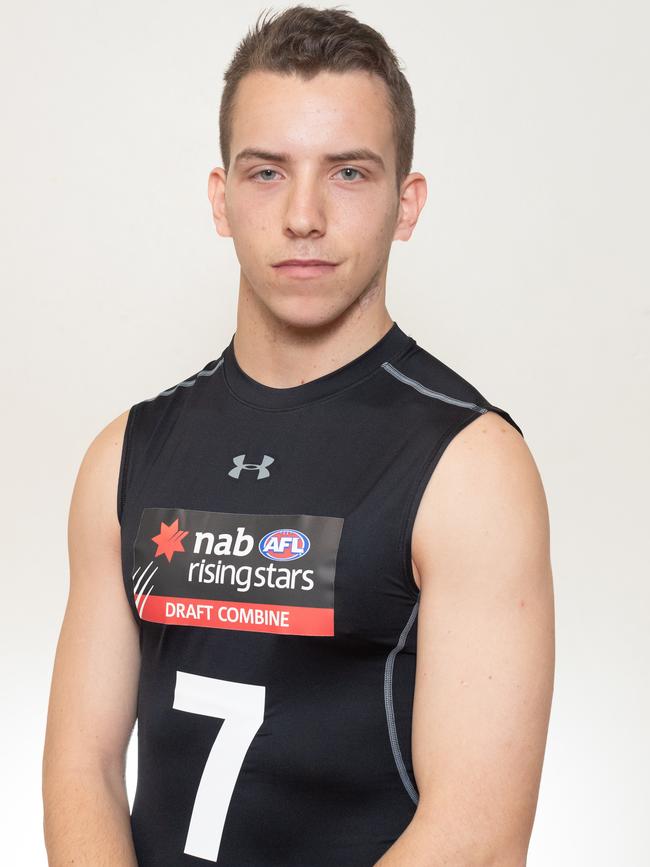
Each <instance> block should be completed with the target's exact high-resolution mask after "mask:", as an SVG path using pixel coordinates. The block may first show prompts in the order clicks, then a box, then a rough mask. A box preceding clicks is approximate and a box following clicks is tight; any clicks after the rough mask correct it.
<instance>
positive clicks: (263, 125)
mask: <svg viewBox="0 0 650 867" xmlns="http://www.w3.org/2000/svg"><path fill="white" fill-rule="evenodd" d="M224 78H225V82H226V84H225V88H224V91H223V95H222V101H221V110H220V117H219V123H220V144H221V153H222V158H223V163H224V168H223V169H222V168H217V169H214V170H213V171H212V172H211V174H210V180H209V187H208V194H209V197H210V200H211V202H212V207H213V214H214V220H215V225H216V227H217V231H218V232H219V234H221V235H224V236H229V237H232V238H233V241H234V244H235V248H236V252H237V256H238V259H239V262H240V265H241V269H242V277H241V285H240V290H244V292H245V293H246V294H247V296H249V300H250V299H252V300H253V302H254V303H255V304H256V305H258V306H259V305H261V307H263V308H265V313H270V314H271V315H273V316H275V317H277V318H278V319H280V320H282V321H284V322H286V323H287V324H293V325H296V326H301V325H303V326H308V325H312V326H317V325H319V324H320V325H324V324H326V323H328V322H330V321H333V320H334V319H336V318H337V317H338V316H340V315H341V314H342V313H344V312H345V311H346V310H347V309H348V308H350V307H351V305H353V304H357V305H359V304H363V303H364V302H366V303H370V302H371V301H372V300H378V299H380V300H381V303H382V305H383V289H384V285H385V275H386V270H387V266H388V256H389V253H390V247H391V243H392V241H393V240H396V239H400V240H407V239H408V238H409V237H410V234H411V232H412V230H413V227H414V225H415V223H416V221H417V217H418V214H419V211H420V210H421V208H422V206H423V205H424V201H425V199H426V182H425V180H424V178H423V176H422V175H420V174H419V173H413V174H409V172H410V168H411V163H412V157H413V135H414V129H415V110H414V107H413V98H412V95H411V89H410V87H409V84H408V82H407V81H406V78H405V77H404V75H403V73H402V72H401V70H400V68H399V64H398V62H397V58H396V56H395V54H394V53H393V51H392V50H391V49H390V47H389V46H388V45H387V44H386V41H385V40H384V38H383V37H382V36H381V34H379V33H378V32H377V31H375V30H373V29H372V28H371V27H368V26H367V25H365V24H361V23H360V22H358V21H357V20H356V19H355V18H353V17H352V16H351V15H350V14H349V13H348V12H346V11H344V10H338V9H322V10H321V9H314V8H312V7H307V6H294V7H292V8H290V9H287V10H285V11H283V12H282V13H280V14H276V15H275V16H274V17H272V18H270V19H268V20H264V17H263V16H261V17H260V18H258V21H257V23H256V25H255V28H253V29H252V30H251V31H249V33H248V35H247V36H246V37H245V38H244V39H243V40H242V42H241V43H240V45H239V46H238V48H237V50H236V52H235V55H234V58H233V60H232V62H231V64H230V66H229V68H228V70H227V71H226V73H225V76H224ZM286 259H321V260H326V261H328V262H332V263H335V267H331V268H328V269H325V270H324V271H322V272H320V273H318V274H316V273H314V275H313V276H309V277H307V278H305V277H304V276H301V274H300V273H298V272H296V271H295V270H294V271H291V270H289V269H288V268H283V267H279V266H278V263H279V262H281V261H283V260H286Z"/></svg>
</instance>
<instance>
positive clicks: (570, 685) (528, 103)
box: [0, 0, 650, 867]
mask: <svg viewBox="0 0 650 867" xmlns="http://www.w3.org/2000/svg"><path fill="white" fill-rule="evenodd" d="M285 5H288V4H285ZM318 5H320V6H324V5H326V4H318ZM2 7H3V8H2V19H3V27H2V35H1V36H0V65H1V72H2V77H1V81H2V84H1V85H0V87H1V104H0V108H1V114H0V117H1V118H2V135H1V136H0V172H1V178H0V180H1V185H2V186H1V189H2V204H1V206H0V220H1V224H0V229H1V232H2V242H3V243H2V246H3V253H2V256H1V257H0V284H1V287H2V311H3V316H2V325H3V338H2V341H1V346H2V366H3V371H4V376H3V401H2V402H3V409H4V419H5V421H4V424H3V425H2V436H3V439H4V442H3V444H2V449H1V452H0V453H1V454H2V457H3V464H4V466H3V470H2V473H3V475H2V478H3V497H2V510H3V515H2V516H1V520H2V526H3V528H4V544H3V546H2V557H3V575H2V586H3V595H2V602H3V604H2V612H3V615H4V616H3V623H2V629H1V630H0V636H1V637H0V641H1V643H2V648H1V649H2V671H1V672H0V674H1V676H2V693H3V711H2V715H1V717H0V718H1V725H2V737H1V740H0V745H1V746H0V749H1V750H2V754H1V755H0V760H1V762H2V771H1V773H0V779H1V780H2V782H1V783H0V786H1V791H0V795H1V797H2V803H1V804H0V816H1V817H2V822H3V823H6V827H5V829H4V830H3V833H2V840H3V843H2V851H3V856H4V857H3V860H5V863H7V864H9V863H11V864H15V865H18V864H21V865H23V864H24V865H45V864H46V855H45V848H44V845H43V842H42V802H41V789H40V785H41V780H40V774H41V758H42V745H43V736H44V728H45V719H46V710H47V699H48V690H49V681H50V676H51V668H52V662H53V656H54V650H55V645H56V640H57V636H58V631H59V628H60V624H61V619H62V616H63V611H64V607H65V601H66V594H67V586H68V563H67V540H66V525H67V513H68V507H69V501H70V496H71V493H72V487H73V483H74V479H75V476H76V473H77V469H78V466H79V463H80V461H81V458H82V456H83V453H84V451H85V449H86V448H87V446H88V445H89V443H90V441H91V440H92V439H93V437H94V436H95V435H96V434H97V433H98V432H99V430H100V429H101V428H102V427H103V426H104V425H105V424H107V422H108V421H109V420H111V419H112V418H114V417H115V416H116V415H118V414H119V413H120V412H122V411H123V410H124V409H126V408H128V407H129V406H130V405H131V404H132V403H133V402H135V401H138V400H141V399H143V398H144V397H148V396H151V395H154V394H157V393H158V392H159V391H161V390H162V389H163V388H166V387H168V386H169V385H173V384H175V383H177V382H178V381H179V380H181V379H183V378H185V377H186V376H187V375H189V374H190V373H193V372H195V371H196V370H198V369H200V368H201V367H202V366H203V365H204V364H205V363H206V362H207V361H208V360H211V359H214V358H217V357H218V353H219V352H220V351H221V349H222V348H223V347H224V346H225V344H226V343H227V342H228V341H229V339H230V337H231V335H232V333H233V331H234V328H235V304H236V289H237V283H238V263H237V261H236V258H235V255H234V249H233V246H232V241H231V240H230V239H223V238H219V237H218V236H217V235H216V232H215V230H214V227H213V224H212V220H211V215H210V209H209V204H208V200H207V195H206V185H207V176H208V173H209V171H210V169H211V168H212V167H213V166H215V165H220V164H221V157H220V154H219V152H218V138H217V130H218V126H217V119H218V106H219V98H220V94H221V84H222V74H223V71H224V69H225V67H226V66H227V64H228V62H229V60H230V57H231V54H232V52H233V51H234V48H235V45H236V43H237V42H238V41H239V39H241V38H242V36H243V35H244V33H245V31H246V29H247V28H248V27H249V26H250V25H252V23H253V22H254V19H255V17H256V15H257V14H258V12H259V11H261V9H262V4H260V5H258V4H257V3H252V2H246V0H240V2H238V3H237V4H235V6H234V7H233V8H232V10H231V11H228V12H227V17H226V18H224V17H223V14H224V8H225V7H224V5H223V4H217V3H214V2H210V3H208V2H205V0H194V2H192V3H181V2H165V3H161V2H159V0H158V2H152V0H128V2H126V0H114V2H112V3H104V4H100V3H87V2H82V0H59V2H57V3H45V2H41V3H38V2H35V0H24V2H22V3H20V4H18V3H8V2H3V3H2ZM273 8H274V9H275V8H284V6H277V7H276V6H274V7H273ZM346 8H349V9H351V11H352V12H353V13H354V14H355V15H356V16H357V17H359V18H360V19H361V20H363V21H366V22H367V23H369V24H371V25H372V26H374V27H376V28H377V29H379V30H380V31H382V32H383V33H384V34H385V35H386V37H387V39H388V41H389V42H390V43H391V45H392V46H393V47H394V49H395V50H396V52H397V54H398V55H399V57H400V59H401V60H402V62H403V63H404V66H405V72H406V75H407V77H408V78H409V81H410V82H411V86H412V88H413V93H414V97H415V102H416V109H417V132H416V147H415V160H414V166H413V168H414V170H418V171H422V172H423V173H424V174H425V175H426V177H427V180H428V184H429V198H428V201H427V203H426V206H425V209H424V211H423V213H422V215H421V217H420V222H419V224H418V226H417V227H416V230H415V234H414V236H413V237H412V239H411V240H410V241H409V242H408V243H407V244H404V243H402V242H395V243H394V245H393V253H392V258H391V265H390V268H389V274H388V292H387V301H388V309H389V311H390V313H391V314H392V317H393V319H395V320H396V321H397V322H398V323H399V325H400V327H401V328H402V329H403V330H405V331H406V332H407V333H409V334H411V335H413V336H414V337H415V338H416V339H417V340H418V342H419V343H420V344H421V345H422V346H424V347H425V348H426V349H428V350H429V351H430V352H432V353H433V354H435V355H436V356H437V357H439V358H441V359H442V360H443V361H445V362H446V363H447V364H449V365H451V366H452V367H454V368H455V369H456V370H457V371H458V372H459V373H461V374H462V375H463V376H465V377H466V378H468V379H469V380H470V381H472V382H473V383H474V384H475V385H476V386H477V387H478V388H479V389H480V390H481V391H483V393H484V394H485V395H486V397H488V399H489V400H491V401H492V402H493V403H496V404H497V405H499V406H502V407H504V408H505V409H507V410H508V411H509V412H510V413H511V415H512V416H513V418H514V419H515V420H516V421H517V422H518V423H519V424H520V425H521V427H522V428H523V430H524V434H525V436H526V439H527V441H528V444H529V446H530V448H531V450H532V452H533V454H534V456H535V458H536V460H537V463H538V466H539V468H540V471H541V473H542V478H543V480H544V484H545V488H546V493H547V497H548V501H549V507H550V514H551V532H552V540H551V541H552V552H553V566H554V583H555V592H556V616H557V662H556V685H555V694H554V700H553V709H552V713H551V722H550V729H549V738H548V747H547V753H546V760H545V764H544V770H543V776H542V785H541V790H540V798H539V804H538V809H537V815H536V820H535V827H534V831H533V836H532V839H531V845H530V852H529V861H528V864H529V867H548V865H553V867H577V865H588V867H612V865H616V867H619V865H620V867H644V865H647V864H648V860H647V859H648V854H647V852H648V849H647V834H646V831H645V830H644V829H645V827H646V822H647V817H648V808H649V806H650V799H649V798H648V789H649V783H648V780H649V779H650V761H649V759H650V756H649V753H650V749H649V746H648V744H649V738H648V727H649V724H650V719H649V716H650V715H649V713H648V711H649V705H650V701H649V693H648V683H649V678H648V674H649V668H650V665H649V663H650V653H649V650H650V646H649V645H650V641H649V634H650V630H649V626H650V623H649V619H650V618H649V614H648V610H649V603H650V593H649V591H648V582H649V578H650V570H648V565H647V562H648V554H647V539H648V523H649V522H648V518H649V513H648V495H647V492H648V488H649V486H650V471H649V463H648V445H647V443H648V424H649V422H650V414H649V411H648V404H649V400H648V398H649V396H650V395H649V384H650V383H649V380H650V363H649V343H650V341H649V337H650V334H649V332H650V291H649V289H650V266H649V264H648V238H649V230H650V217H649V206H648V202H649V201H650V173H649V170H648V153H650V119H649V112H650V96H649V86H648V82H649V81H650V63H649V60H648V50H647V34H648V29H649V26H650V15H649V13H648V6H647V4H645V3H643V2H638V3H634V2H626V0H618V2H616V3H614V2H613V0H612V2H605V0H591V2H586V0H583V2H574V0H562V2H559V0H543V2H542V0H538V2H527V0H524V2H522V0H517V2H515V0H512V2H504V0H493V2H491V3H486V2H479V0H472V2H463V0H457V2H454V3H439V2H436V3H433V4H427V6H426V7H425V6H424V4H418V3H415V2H413V0H405V2H402V3H399V4H394V3H381V2H375V3H372V4H371V3H369V2H356V3H351V4H349V5H348V4H346ZM134 747H135V739H132V742H131V748H130V752H129V771H128V783H129V790H130V797H131V798H132V796H133V788H134V779H135V777H134V775H135V764H134V757H135V753H134V750H133V748H134Z"/></svg>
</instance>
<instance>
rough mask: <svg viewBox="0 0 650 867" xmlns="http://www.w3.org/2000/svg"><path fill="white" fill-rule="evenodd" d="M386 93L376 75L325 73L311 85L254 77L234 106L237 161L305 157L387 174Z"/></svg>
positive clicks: (292, 77) (293, 78)
mask: <svg viewBox="0 0 650 867" xmlns="http://www.w3.org/2000/svg"><path fill="white" fill-rule="evenodd" d="M383 87H384V82H383V81H382V80H381V79H379V78H378V77H377V76H376V75H370V74H368V73H365V72H364V71H359V70H355V71H353V72H345V73H336V74H332V73H329V72H319V73H318V74H317V75H315V76H314V77H312V78H311V79H309V80H305V79H302V78H301V77H300V76H298V75H296V74H280V73H276V72H267V71H266V70H256V71H254V72H251V73H248V74H247V75H245V76H244V77H243V78H242V80H241V81H240V83H239V85H238V93H237V98H236V100H235V106H234V114H233V119H232V120H233V124H232V130H231V132H232V145H233V153H236V156H235V157H234V159H239V160H240V161H244V160H245V159H247V158H249V157H252V158H259V159H263V160H269V161H274V162H289V161H290V160H291V159H292V157H293V156H297V155H298V153H299V152H303V151H304V153H309V154H310V155H313V154H315V153H316V154H318V155H319V156H322V158H323V159H324V160H327V161H346V160H350V161H352V160H367V161H368V162H369V163H370V164H374V166H375V167H376V168H378V169H381V168H385V165H384V163H385V159H384V158H382V153H383V154H384V157H385V156H386V148H389V147H390V144H391V141H392V134H393V129H392V115H391V112H390V109H389V104H388V99H387V96H386V92H385V91H383V90H382V88H383ZM382 105H383V111H382ZM346 154H347V156H346Z"/></svg>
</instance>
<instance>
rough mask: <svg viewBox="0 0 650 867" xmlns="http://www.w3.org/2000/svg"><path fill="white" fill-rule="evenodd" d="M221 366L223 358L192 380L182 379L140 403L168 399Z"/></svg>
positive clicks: (201, 371)
mask: <svg viewBox="0 0 650 867" xmlns="http://www.w3.org/2000/svg"><path fill="white" fill-rule="evenodd" d="M222 364H223V356H222V357H221V358H220V359H219V360H218V361H217V363H216V364H215V366H214V367H213V368H212V369H211V370H200V371H199V372H198V373H197V374H196V377H195V378H194V379H184V380H183V382H179V383H178V385H174V386H172V387H171V388H168V389H166V391H161V392H160V394H156V395H154V397H147V398H145V399H144V400H143V401H142V403H149V401H151V400H156V398H158V397H168V396H169V395H170V394H173V393H174V392H175V391H176V389H177V388H181V387H183V388H189V387H190V386H191V385H194V383H195V382H196V380H197V379H198V378H199V376H212V374H213V373H214V372H215V371H216V370H218V369H219V368H220V367H221V365H222Z"/></svg>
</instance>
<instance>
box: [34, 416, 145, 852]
mask: <svg viewBox="0 0 650 867" xmlns="http://www.w3.org/2000/svg"><path fill="white" fill-rule="evenodd" d="M127 416H128V412H125V413H123V414H122V415H120V416H118V418H116V419H115V420H114V421H112V422H111V423H110V424H109V425H107V426H106V427H105V428H104V429H103V430H102V431H101V432H100V433H99V434H98V435H97V437H95V439H94V440H93V442H92V443H91V444H90V446H89V448H88V450H87V452H86V454H85V455H84V458H83V460H82V462H81V466H80V468H79V472H78V475H77V479H76V482H75V486H74V491H73V494H72V501H71V504H70V512H69V519H68V551H69V559H70V586H69V594H68V601H67V606H66V610H65V615H64V618H63V624H62V627H61V633H60V636H59V640H58V644H57V650H56V657H55V661H54V671H53V675H52V684H51V691H50V701H49V708H48V718H47V730H46V735H45V746H44V751H43V780H42V783H43V790H42V794H43V808H44V812H43V829H44V836H45V845H46V849H47V854H48V863H49V864H50V865H51V867H63V865H68V864H74V865H76V867H90V865H92V867H104V865H107V867H108V865H111V867H137V860H136V857H135V852H134V848H133V840H132V835H131V826H130V817H129V805H128V799H127V792H126V785H125V779H124V771H125V761H126V748H127V746H128V742H129V737H130V735H131V733H132V730H133V726H134V723H135V717H136V703H137V684H138V676H139V667H140V649H139V644H138V631H137V625H136V623H135V620H134V618H133V615H132V613H131V611H130V609H129V605H128V601H127V598H126V593H125V591H124V587H123V584H122V566H121V560H120V526H119V522H118V519H117V513H116V508H117V506H116V502H117V479H118V473H119V464H120V457H121V451H122V442H123V436H124V429H125V425H126V420H127Z"/></svg>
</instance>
